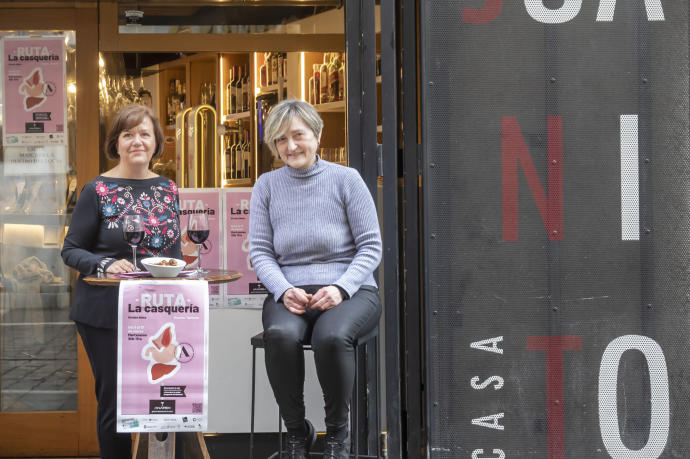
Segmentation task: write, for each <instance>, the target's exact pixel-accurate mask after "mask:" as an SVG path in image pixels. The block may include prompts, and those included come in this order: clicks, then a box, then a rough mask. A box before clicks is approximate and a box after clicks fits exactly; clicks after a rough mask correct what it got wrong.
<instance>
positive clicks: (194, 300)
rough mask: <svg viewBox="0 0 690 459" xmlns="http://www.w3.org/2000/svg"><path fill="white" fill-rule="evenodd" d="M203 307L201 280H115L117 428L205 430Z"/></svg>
mask: <svg viewBox="0 0 690 459" xmlns="http://www.w3.org/2000/svg"><path fill="white" fill-rule="evenodd" d="M208 310H209V309H208V283H207V282H206V281H204V280H180V281H169V280H166V281H163V280H161V281H155V280H127V281H122V282H121V283H120V296H119V308H118V327H119V328H118V330H119V334H118V359H117V393H118V394H117V395H118V397H117V431H118V432H183V431H187V432H196V431H204V430H206V429H207V422H208Z"/></svg>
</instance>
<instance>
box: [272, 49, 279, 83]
mask: <svg viewBox="0 0 690 459" xmlns="http://www.w3.org/2000/svg"><path fill="white" fill-rule="evenodd" d="M271 83H272V84H277V83H278V53H271Z"/></svg>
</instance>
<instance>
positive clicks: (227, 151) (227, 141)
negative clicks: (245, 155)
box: [223, 135, 232, 180]
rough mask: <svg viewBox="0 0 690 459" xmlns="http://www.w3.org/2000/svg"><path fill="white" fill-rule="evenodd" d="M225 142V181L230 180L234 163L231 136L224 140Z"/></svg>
mask: <svg viewBox="0 0 690 459" xmlns="http://www.w3.org/2000/svg"><path fill="white" fill-rule="evenodd" d="M223 140H224V141H225V145H224V147H225V149H224V154H225V179H226V180H227V179H229V178H230V164H231V161H232V154H231V151H230V145H232V143H231V142H232V137H231V136H230V135H226V136H225V138H224V139H223Z"/></svg>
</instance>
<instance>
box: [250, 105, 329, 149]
mask: <svg viewBox="0 0 690 459" xmlns="http://www.w3.org/2000/svg"><path fill="white" fill-rule="evenodd" d="M295 117H297V118H299V119H300V120H302V121H303V122H304V124H306V125H307V126H308V127H309V129H311V130H312V132H313V133H314V137H316V139H317V140H319V139H321V130H322V129H323V120H322V119H321V117H320V116H319V113H318V112H317V111H316V109H315V108H314V107H313V106H312V105H311V104H309V103H307V102H303V101H301V100H296V99H285V100H283V101H281V102H279V103H278V104H277V105H276V106H274V107H273V108H271V111H269V112H268V117H267V118H266V124H265V125H264V143H265V144H266V145H268V148H269V149H270V150H271V153H273V156H275V157H276V158H278V156H279V155H278V150H277V149H276V139H277V138H278V137H280V136H282V135H283V134H285V133H286V132H287V130H288V128H289V126H290V123H291V122H292V120H293V119H294V118H295Z"/></svg>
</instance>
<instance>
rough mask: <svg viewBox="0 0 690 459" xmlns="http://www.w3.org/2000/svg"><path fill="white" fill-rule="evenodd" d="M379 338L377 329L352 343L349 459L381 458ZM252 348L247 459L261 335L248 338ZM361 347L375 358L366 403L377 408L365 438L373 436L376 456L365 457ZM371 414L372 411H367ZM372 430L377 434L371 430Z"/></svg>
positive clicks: (251, 453)
mask: <svg viewBox="0 0 690 459" xmlns="http://www.w3.org/2000/svg"><path fill="white" fill-rule="evenodd" d="M378 338H379V329H378V326H377V327H376V328H374V329H373V330H372V331H370V332H369V333H367V334H366V335H364V336H362V337H361V338H359V339H357V340H355V343H354V348H355V368H356V369H357V370H356V372H355V386H354V389H353V390H352V400H353V401H352V402H351V403H350V435H351V438H352V441H353V445H351V446H352V447H353V448H352V449H353V450H354V451H352V452H351V453H350V457H354V458H355V459H357V458H363V459H368V458H380V457H381V442H380V440H379V435H380V434H381V420H380V416H379V413H380V411H381V410H380V404H379V370H378V367H379V350H378ZM250 341H251V345H252V415H251V432H250V434H249V459H254V406H255V405H254V403H255V398H256V349H257V348H264V347H265V342H264V333H263V332H261V333H258V334H256V335H254V336H252V338H251V340H250ZM360 346H365V349H367V348H368V347H369V346H372V354H373V356H374V366H373V368H374V373H375V375H374V377H373V378H371V383H372V386H373V387H372V390H370V391H368V396H367V399H368V401H369V400H371V401H372V402H373V404H374V406H375V407H376V409H375V416H374V417H375V418H376V420H375V422H374V425H373V426H372V425H370V428H369V429H368V430H367V432H368V435H372V433H375V442H376V446H375V448H374V449H375V451H374V452H375V454H376V455H375V456H373V455H371V454H369V448H367V454H359V432H360V428H359V407H360V398H359V395H360V394H359V390H358V388H359V373H360V366H359V351H360ZM303 349H304V350H311V343H306V344H304V345H303ZM367 404H368V405H369V406H371V403H367ZM370 411H371V410H370ZM374 428H375V429H376V430H374ZM278 448H279V449H278V453H277V457H280V456H281V455H282V453H283V424H282V421H281V417H280V411H278ZM315 454H317V453H310V454H309V455H310V456H312V455H315ZM275 456H276V455H275V454H274V455H273V456H271V457H275Z"/></svg>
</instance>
